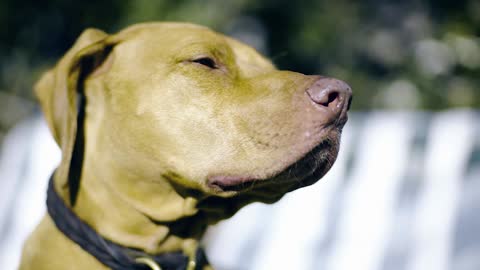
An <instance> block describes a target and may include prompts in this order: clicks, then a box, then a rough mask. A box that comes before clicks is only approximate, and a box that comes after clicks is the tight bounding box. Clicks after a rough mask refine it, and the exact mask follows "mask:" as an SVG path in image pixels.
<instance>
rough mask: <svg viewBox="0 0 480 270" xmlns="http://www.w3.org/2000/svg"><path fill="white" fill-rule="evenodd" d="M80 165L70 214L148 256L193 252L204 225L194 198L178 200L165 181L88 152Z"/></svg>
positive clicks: (172, 188)
mask: <svg viewBox="0 0 480 270" xmlns="http://www.w3.org/2000/svg"><path fill="white" fill-rule="evenodd" d="M83 165H84V169H83V171H82V177H81V182H80V183H81V184H80V188H79V191H78V197H77V201H76V203H75V206H74V211H75V213H76V214H77V215H78V216H79V217H80V218H81V219H82V220H84V221H85V222H87V223H88V224H89V225H90V226H92V227H93V228H94V229H95V230H96V231H97V232H98V233H99V234H100V235H102V236H103V237H105V238H107V239H109V240H111V241H113V242H115V243H117V244H120V245H123V246H127V247H133V248H139V249H141V250H143V251H145V252H147V253H151V254H159V253H164V252H171V251H178V250H181V251H183V252H184V253H185V254H186V255H191V254H193V253H194V252H195V250H196V248H197V246H198V242H199V239H200V238H201V236H202V235H203V233H204V231H205V229H206V225H207V224H206V220H205V218H203V217H202V216H201V214H199V213H198V209H197V208H196V200H195V199H194V198H192V197H183V196H181V195H180V194H179V193H178V192H176V190H175V189H174V187H173V186H172V185H171V183H170V182H169V181H167V180H165V181H158V180H157V181H145V179H137V178H136V177H135V175H133V174H129V173H128V172H123V171H121V170H119V169H118V168H114V166H105V165H106V164H102V161H98V160H92V159H91V158H90V156H89V155H88V154H87V155H86V157H85V160H84V164H83ZM109 165H111V164H109ZM100 167H101V168H100ZM107 168H108V169H107ZM106 177H110V178H106ZM104 179H115V180H114V181H115V184H112V183H111V182H108V181H105V180H104ZM110 181H111V180H110ZM152 206H154V208H155V212H154V213H152V212H151V211H152V209H150V208H149V207H152Z"/></svg>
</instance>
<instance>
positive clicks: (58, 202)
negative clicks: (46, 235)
mask: <svg viewBox="0 0 480 270" xmlns="http://www.w3.org/2000/svg"><path fill="white" fill-rule="evenodd" d="M47 209H48V213H49V215H50V217H51V218H52V220H53V222H54V223H55V225H56V226H57V228H58V229H59V230H60V231H61V232H62V233H63V234H64V235H65V236H67V237H68V238H70V239H71V240H72V241H73V242H75V243H77V244H78V245H79V246H80V247H81V248H82V249H83V250H85V251H86V252H88V253H90V254H91V255H92V256H94V257H95V258H97V260H98V261H100V262H101V263H102V264H104V265H106V266H107V267H110V268H111V269H114V270H148V269H153V268H151V267H150V266H147V265H146V264H144V263H139V262H136V259H138V258H149V259H151V260H153V261H155V262H156V264H158V266H160V267H161V270H185V269H187V266H188V264H189V258H188V257H187V256H186V255H184V254H183V253H181V252H173V253H165V254H159V255H150V254H146V253H144V252H142V251H140V250H137V249H133V248H128V247H124V246H120V245H118V244H115V243H113V242H111V241H109V240H107V239H105V238H103V237H102V236H101V235H99V234H98V233H97V232H96V231H95V230H94V229H93V228H92V227H90V226H89V225H88V224H86V223H85V222H84V221H82V220H81V219H80V218H79V217H78V216H77V215H76V214H75V213H74V212H73V211H72V210H71V209H70V208H69V207H67V206H66V205H65V203H64V201H63V200H62V198H60V196H59V195H58V194H57V192H56V191H55V188H54V186H53V176H52V177H51V179H50V183H49V185H48V191H47ZM206 265H208V261H207V259H206V256H205V253H204V252H203V250H202V249H201V248H199V249H198V250H197V252H196V258H195V267H194V269H195V270H201V269H203V267H204V266H206Z"/></svg>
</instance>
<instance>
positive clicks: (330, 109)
mask: <svg viewBox="0 0 480 270" xmlns="http://www.w3.org/2000/svg"><path fill="white" fill-rule="evenodd" d="M306 92H307V94H308V96H309V97H310V99H311V100H312V101H313V102H314V103H315V105H316V106H318V107H321V108H325V109H326V113H327V114H329V116H330V117H328V118H332V119H333V118H338V117H344V116H346V113H347V111H348V109H350V104H351V102H352V89H351V88H350V86H349V85H348V84H347V83H345V82H343V81H341V80H337V79H333V78H325V77H322V78H320V79H318V80H316V81H315V82H314V83H313V84H312V85H311V86H310V87H309V88H308V89H307V90H306Z"/></svg>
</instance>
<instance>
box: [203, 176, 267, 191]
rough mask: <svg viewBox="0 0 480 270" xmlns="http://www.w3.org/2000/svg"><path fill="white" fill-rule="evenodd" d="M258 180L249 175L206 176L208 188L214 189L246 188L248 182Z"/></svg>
mask: <svg viewBox="0 0 480 270" xmlns="http://www.w3.org/2000/svg"><path fill="white" fill-rule="evenodd" d="M255 180H258V179H256V178H254V177H250V176H240V175H212V176H209V177H208V180H207V183H208V186H209V187H210V188H212V189H213V190H216V191H220V192H222V191H240V190H244V189H245V188H247V184H248V183H252V182H254V181H255Z"/></svg>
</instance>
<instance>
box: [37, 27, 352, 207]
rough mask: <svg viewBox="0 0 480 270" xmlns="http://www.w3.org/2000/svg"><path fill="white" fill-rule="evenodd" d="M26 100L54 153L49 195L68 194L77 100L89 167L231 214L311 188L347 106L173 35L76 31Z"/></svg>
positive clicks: (238, 54) (301, 80)
mask: <svg viewBox="0 0 480 270" xmlns="http://www.w3.org/2000/svg"><path fill="white" fill-rule="evenodd" d="M36 91H37V95H38V96H39V99H40V101H41V103H42V107H43V110H44V112H45V115H46V118H47V120H48V123H49V125H50V128H51V129H52V132H53V134H54V137H55V139H56V141H57V142H58V143H59V145H60V146H61V148H62V151H63V159H62V164H61V166H60V167H59V169H58V170H57V175H56V187H57V189H59V190H62V189H63V190H64V191H68V188H66V187H67V184H66V182H67V179H68V176H67V175H68V171H69V170H70V169H71V168H70V166H71V158H72V155H73V154H72V153H73V152H74V148H75V147H74V145H75V138H76V137H77V140H78V136H76V134H77V133H78V132H77V114H78V113H77V110H78V108H77V103H78V100H77V94H78V93H80V94H82V95H85V96H86V104H87V105H86V120H85V123H86V124H85V140H86V144H87V145H92V147H91V151H90V152H91V153H93V154H94V155H95V156H96V158H97V159H98V160H99V161H102V160H108V164H109V166H112V167H114V168H117V169H118V170H121V171H123V172H128V173H130V174H134V175H137V176H139V177H138V178H139V179H145V181H159V183H160V182H161V181H168V182H170V183H171V184H172V185H174V186H176V187H177V188H178V189H179V190H181V192H184V193H186V194H190V195H189V196H194V197H195V196H196V197H198V198H203V199H205V198H207V199H206V200H208V198H215V200H222V201H232V200H233V201H234V200H237V202H239V203H237V205H239V206H241V205H244V204H246V203H248V202H251V201H264V202H273V201H276V200H278V199H279V198H280V197H281V196H282V195H283V194H285V193H286V192H288V191H291V190H294V189H297V188H300V187H304V186H307V185H310V184H312V183H314V182H316V181H317V180H318V179H320V178H321V177H322V176H323V175H324V174H325V173H326V172H327V171H328V170H329V169H330V167H331V166H332V164H333V162H334V161H335V159H336V156H337V153H338V145H339V140H340V134H341V130H342V127H343V125H344V124H345V122H346V120H347V110H348V107H349V105H350V102H351V89H350V87H349V86H348V85H347V84H345V83H344V82H342V81H339V80H335V79H332V78H326V77H321V76H306V75H303V74H300V73H295V72H290V71H279V70H277V69H276V68H275V67H274V66H273V65H272V64H271V62H270V61H268V60H267V59H265V58H264V57H263V56H261V55H260V54H258V53H257V52H256V51H255V50H254V49H252V48H250V47H249V46H247V45H245V44H242V43H240V42H238V41H236V40H234V39H231V38H228V37H225V36H223V35H221V34H218V33H215V32H213V31H211V30H209V29H207V28H204V27H200V26H195V25H190V24H176V23H151V24H142V25H137V26H133V27H130V28H127V29H126V30H123V31H122V32H120V33H118V34H115V35H107V34H105V33H103V32H101V31H98V30H87V31H85V32H84V33H83V34H82V36H81V37H80V38H79V40H78V41H77V43H76V44H75V45H74V47H73V48H72V49H71V50H70V51H69V52H68V53H67V54H66V56H64V58H63V59H62V60H61V61H60V62H59V63H58V64H57V66H56V67H55V68H54V69H52V70H51V71H49V72H48V73H47V74H46V75H45V76H44V77H43V78H42V79H41V81H40V82H39V83H38V85H37V87H36ZM80 124H81V123H80ZM77 152H78V151H77ZM77 154H78V153H77ZM106 177H107V176H106ZM108 181H112V183H114V182H115V181H117V180H116V179H108ZM113 186H115V185H113ZM192 194H193V195H192ZM195 194H196V195H195ZM212 200H214V199H212ZM234 208H237V207H234ZM232 212H233V211H232Z"/></svg>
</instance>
